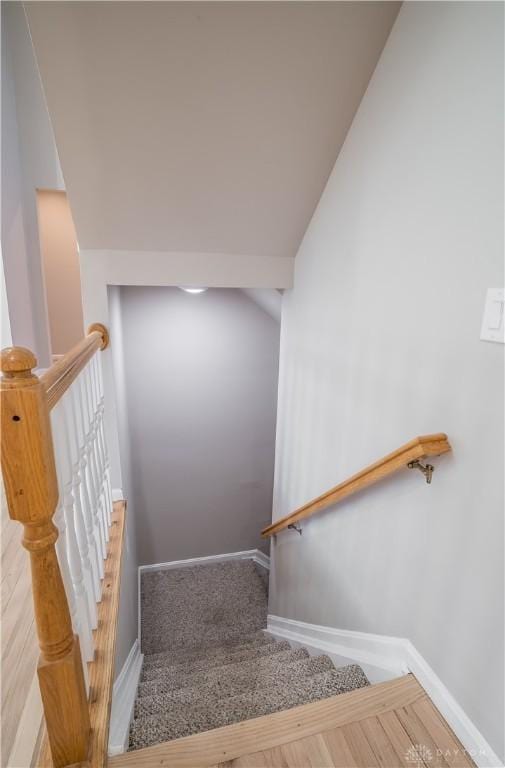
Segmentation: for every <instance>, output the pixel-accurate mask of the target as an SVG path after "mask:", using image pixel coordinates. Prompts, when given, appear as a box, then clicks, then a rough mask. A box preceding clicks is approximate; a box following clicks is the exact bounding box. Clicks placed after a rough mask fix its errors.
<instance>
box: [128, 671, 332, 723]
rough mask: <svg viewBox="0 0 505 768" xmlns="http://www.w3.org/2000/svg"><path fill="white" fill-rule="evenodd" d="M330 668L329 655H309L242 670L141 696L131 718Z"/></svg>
mask: <svg viewBox="0 0 505 768" xmlns="http://www.w3.org/2000/svg"><path fill="white" fill-rule="evenodd" d="M331 669H334V667H333V662H332V661H331V659H330V658H329V656H313V657H308V658H303V659H299V660H296V661H294V662H292V663H286V662H278V661H277V663H276V664H275V665H271V666H270V668H269V669H266V670H265V669H264V670H261V669H258V668H256V669H254V670H253V671H251V670H250V669H247V670H245V671H244V669H243V668H242V667H239V668H238V669H236V670H235V674H233V675H228V676H226V677H224V678H223V677H221V678H219V679H214V680H213V681H212V682H208V683H206V684H203V685H196V686H191V687H185V688H178V689H177V690H175V691H171V692H170V693H168V694H161V695H159V694H158V695H154V696H144V697H143V698H141V699H137V702H136V703H135V713H134V717H144V716H145V715H154V714H156V713H157V712H166V711H169V710H170V709H171V708H172V707H177V708H178V709H179V710H182V709H183V708H184V709H187V708H188V707H194V706H195V705H198V704H199V703H200V702H201V701H202V700H203V701H210V700H211V699H214V700H218V699H222V698H225V697H228V696H237V695H239V694H241V693H245V692H246V691H250V690H257V689H259V688H263V687H264V686H270V687H271V686H273V685H281V684H282V683H289V682H290V681H291V680H292V679H293V678H294V677H295V676H299V677H300V678H304V677H312V676H313V675H316V674H318V673H320V672H328V671H329V670H331Z"/></svg>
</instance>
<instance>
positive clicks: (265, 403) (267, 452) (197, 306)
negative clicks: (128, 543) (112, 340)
mask: <svg viewBox="0 0 505 768" xmlns="http://www.w3.org/2000/svg"><path fill="white" fill-rule="evenodd" d="M121 309H122V316H123V338H124V356H125V372H126V386H127V401H128V417H129V426H130V440H131V467H132V494H133V496H132V498H133V501H134V505H135V512H136V516H137V538H138V548H139V560H140V563H141V564H145V563H156V562H164V561H168V560H175V559H182V558H188V557H197V556H201V555H212V554H219V553H223V552H232V551H237V550H243V549H251V548H254V547H262V548H263V549H265V546H266V545H265V542H264V541H263V540H262V539H261V538H260V535H259V532H260V529H261V528H262V527H263V526H264V525H266V524H267V523H268V522H269V520H270V518H271V510H272V487H273V466H274V443H275V418H276V399H277V374H278V354H279V325H278V324H277V323H276V322H275V321H274V320H273V319H272V317H270V315H268V314H267V313H266V312H265V311H263V310H262V309H260V307H259V306H257V305H256V304H255V303H254V302H253V301H251V299H249V298H248V297H247V296H245V295H244V294H243V293H242V292H241V291H239V290H233V289H228V290H225V289H211V290H208V291H207V292H206V293H203V294H200V295H197V296H195V295H190V294H187V293H185V292H183V291H181V290H179V289H178V288H154V287H153V288H141V287H122V288H121Z"/></svg>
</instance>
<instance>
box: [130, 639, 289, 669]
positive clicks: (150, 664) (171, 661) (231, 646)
mask: <svg viewBox="0 0 505 768" xmlns="http://www.w3.org/2000/svg"><path fill="white" fill-rule="evenodd" d="M272 643H275V639H274V638H273V637H271V636H270V635H267V634H265V633H264V632H262V633H261V636H259V635H258V636H257V637H254V638H253V639H251V640H244V641H243V642H241V643H239V642H233V643H226V644H224V645H216V646H212V647H210V648H197V649H189V650H187V651H181V650H179V651H177V652H170V651H164V652H163V653H157V654H151V655H149V656H144V664H143V668H144V669H153V668H154V667H164V666H176V665H177V664H184V663H188V664H189V663H190V662H193V661H198V660H200V659H214V658H219V657H221V656H229V655H230V654H232V653H239V652H242V651H247V650H250V649H252V648H257V647H259V646H262V645H269V644H272Z"/></svg>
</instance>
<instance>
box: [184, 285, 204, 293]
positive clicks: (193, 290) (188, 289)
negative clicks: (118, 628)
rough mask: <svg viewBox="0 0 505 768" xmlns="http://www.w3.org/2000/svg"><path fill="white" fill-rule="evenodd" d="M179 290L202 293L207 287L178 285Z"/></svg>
mask: <svg viewBox="0 0 505 768" xmlns="http://www.w3.org/2000/svg"><path fill="white" fill-rule="evenodd" d="M180 289H181V291H186V293H203V292H204V291H206V290H207V288H184V286H182V285H181V286H180Z"/></svg>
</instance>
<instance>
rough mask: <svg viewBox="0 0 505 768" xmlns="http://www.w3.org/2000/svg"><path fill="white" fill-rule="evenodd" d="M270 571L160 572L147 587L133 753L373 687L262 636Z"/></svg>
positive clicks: (240, 566) (244, 565) (237, 565)
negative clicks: (173, 740) (142, 654)
mask: <svg viewBox="0 0 505 768" xmlns="http://www.w3.org/2000/svg"><path fill="white" fill-rule="evenodd" d="M267 590H268V586H267V579H266V571H265V570H264V569H263V568H262V567H261V566H258V565H257V564H255V563H253V561H251V560H242V561H230V562H227V563H218V564H215V565H199V566H195V567H189V568H181V569H175V570H165V571H155V572H152V573H148V574H146V575H144V577H143V580H142V595H141V599H142V648H143V651H144V653H145V659H144V665H143V669H142V675H141V682H140V684H139V688H138V692H137V699H136V702H135V711H134V719H133V721H132V724H131V727H130V746H129V748H130V750H135V749H140V748H143V747H148V746H151V745H153V744H157V743H160V742H166V741H170V740H172V739H177V738H181V737H183V736H190V735H192V734H196V733H200V732H202V731H209V730H211V729H214V728H220V727H222V726H226V725H231V724H232V723H238V722H241V721H243V720H250V719H251V718H256V717H260V716H262V715H268V714H271V713H273V712H279V711H281V710H286V709H290V708H291V707H296V706H299V705H302V704H307V703H309V702H315V701H319V700H321V699H325V698H328V697H331V696H335V695H337V694H341V693H346V692H348V691H351V690H354V689H357V688H363V687H365V686H368V685H369V682H368V680H367V678H366V677H365V675H364V673H363V671H362V670H361V668H360V667H358V666H356V665H349V666H346V667H341V668H338V669H336V668H335V667H334V665H333V663H332V661H331V659H330V658H329V657H328V656H325V655H321V656H309V653H308V651H307V650H306V649H305V648H298V649H296V650H295V649H292V648H291V647H290V645H289V643H287V642H276V641H275V640H274V639H273V638H272V637H270V636H268V635H267V634H265V632H263V631H262V629H263V627H265V626H266V618H267V605H268V593H267Z"/></svg>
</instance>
